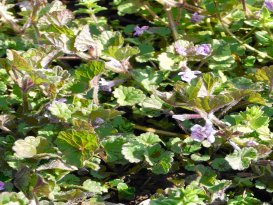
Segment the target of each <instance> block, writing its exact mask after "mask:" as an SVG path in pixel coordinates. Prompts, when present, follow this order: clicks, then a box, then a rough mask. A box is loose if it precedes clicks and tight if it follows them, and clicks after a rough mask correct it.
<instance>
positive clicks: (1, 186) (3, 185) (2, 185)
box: [0, 181, 5, 191]
mask: <svg viewBox="0 0 273 205" xmlns="http://www.w3.org/2000/svg"><path fill="white" fill-rule="evenodd" d="M4 189H5V183H4V182H2V181H0V191H3V190H4Z"/></svg>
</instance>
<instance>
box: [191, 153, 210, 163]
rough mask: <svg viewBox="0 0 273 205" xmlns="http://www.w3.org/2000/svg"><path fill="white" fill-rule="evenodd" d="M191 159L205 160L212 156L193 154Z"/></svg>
mask: <svg viewBox="0 0 273 205" xmlns="http://www.w3.org/2000/svg"><path fill="white" fill-rule="evenodd" d="M191 159H192V160H193V161H196V162H205V161H208V160H209V159H210V156H209V155H198V154H192V155H191Z"/></svg>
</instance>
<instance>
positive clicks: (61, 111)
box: [48, 102, 72, 121]
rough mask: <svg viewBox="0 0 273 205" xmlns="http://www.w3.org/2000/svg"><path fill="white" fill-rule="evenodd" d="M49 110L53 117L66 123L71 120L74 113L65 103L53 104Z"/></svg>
mask: <svg viewBox="0 0 273 205" xmlns="http://www.w3.org/2000/svg"><path fill="white" fill-rule="evenodd" d="M48 110H49V111H50V112H51V114H52V115H55V116H56V117H58V118H60V119H62V120H64V121H68V120H69V119H70V118H71V114H72V111H71V110H70V109H69V106H68V105H67V104H65V103H63V102H53V103H52V104H51V105H50V107H49V108H48Z"/></svg>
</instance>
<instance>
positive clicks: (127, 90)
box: [113, 86, 146, 106]
mask: <svg viewBox="0 0 273 205" xmlns="http://www.w3.org/2000/svg"><path fill="white" fill-rule="evenodd" d="M113 94H114V97H115V98H117V102H118V104H119V105H121V106H126V105H131V106H133V105H135V104H138V103H140V102H142V101H143V100H144V99H145V98H146V96H145V95H144V93H143V92H142V91H141V90H139V89H136V88H134V87H124V86H119V87H118V88H116V89H115V91H114V92H113Z"/></svg>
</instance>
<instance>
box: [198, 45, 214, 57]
mask: <svg viewBox="0 0 273 205" xmlns="http://www.w3.org/2000/svg"><path fill="white" fill-rule="evenodd" d="M195 52H196V54H197V55H203V56H208V55H210V53H211V47H210V45H209V44H201V45H199V46H197V47H196V48H195Z"/></svg>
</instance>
